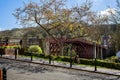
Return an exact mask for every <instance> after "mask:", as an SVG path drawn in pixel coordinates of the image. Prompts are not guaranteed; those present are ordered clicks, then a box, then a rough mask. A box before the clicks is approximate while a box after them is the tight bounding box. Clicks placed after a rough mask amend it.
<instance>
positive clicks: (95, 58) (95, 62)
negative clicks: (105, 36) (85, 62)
mask: <svg viewBox="0 0 120 80" xmlns="http://www.w3.org/2000/svg"><path fill="white" fill-rule="evenodd" d="M94 60H95V61H94V64H95V70H94V71H97V57H96V43H94Z"/></svg>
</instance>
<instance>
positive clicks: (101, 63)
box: [24, 52, 120, 69]
mask: <svg viewBox="0 0 120 80" xmlns="http://www.w3.org/2000/svg"><path fill="white" fill-rule="evenodd" d="M24 55H25V56H30V53H28V52H27V53H25V54H24ZM32 55H33V56H35V57H39V58H46V59H49V58H50V57H51V59H52V60H57V61H65V62H70V57H68V56H50V55H45V54H32ZM73 63H76V61H74V60H73ZM80 64H85V65H92V66H94V65H95V61H94V59H84V58H80ZM97 66H101V67H106V68H113V69H120V63H114V62H107V61H103V60H97Z"/></svg>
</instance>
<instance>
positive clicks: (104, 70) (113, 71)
mask: <svg viewBox="0 0 120 80" xmlns="http://www.w3.org/2000/svg"><path fill="white" fill-rule="evenodd" d="M3 57H7V58H12V59H14V56H8V55H6V56H3ZM18 59H20V60H27V61H30V58H26V57H18ZM33 62H38V63H44V64H49V61H48V60H43V59H33ZM51 64H52V65H59V66H64V67H70V64H69V63H68V62H57V61H51ZM72 68H77V69H82V70H88V71H94V70H95V67H94V66H88V65H87V66H86V65H75V64H74V65H72ZM96 72H101V73H108V74H114V75H119V76H120V70H116V69H110V68H102V67H97V71H96Z"/></svg>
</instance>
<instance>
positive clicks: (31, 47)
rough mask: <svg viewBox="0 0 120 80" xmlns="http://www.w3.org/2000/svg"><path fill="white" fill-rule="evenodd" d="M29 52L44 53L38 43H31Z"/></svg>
mask: <svg viewBox="0 0 120 80" xmlns="http://www.w3.org/2000/svg"><path fill="white" fill-rule="evenodd" d="M28 52H29V53H35V54H41V53H42V49H41V48H40V47H39V46H38V45H31V46H30V47H29V48H28Z"/></svg>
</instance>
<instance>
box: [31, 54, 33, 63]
mask: <svg viewBox="0 0 120 80" xmlns="http://www.w3.org/2000/svg"><path fill="white" fill-rule="evenodd" d="M31 61H33V55H32V52H31Z"/></svg>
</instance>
